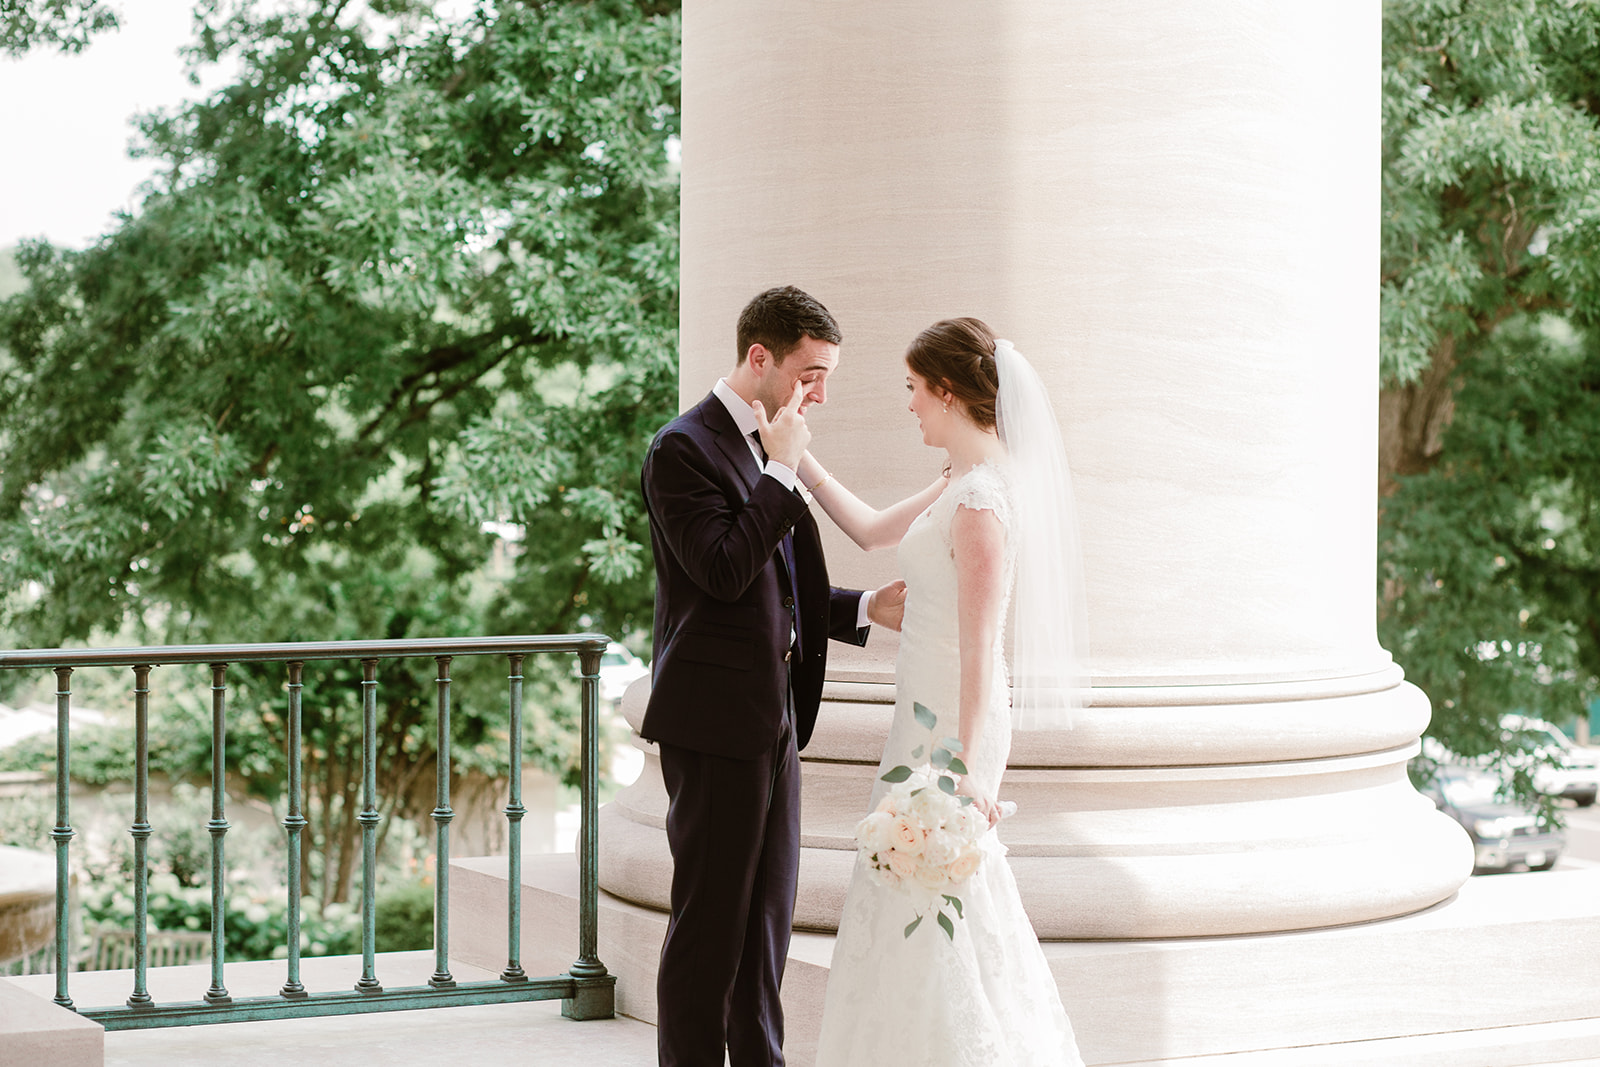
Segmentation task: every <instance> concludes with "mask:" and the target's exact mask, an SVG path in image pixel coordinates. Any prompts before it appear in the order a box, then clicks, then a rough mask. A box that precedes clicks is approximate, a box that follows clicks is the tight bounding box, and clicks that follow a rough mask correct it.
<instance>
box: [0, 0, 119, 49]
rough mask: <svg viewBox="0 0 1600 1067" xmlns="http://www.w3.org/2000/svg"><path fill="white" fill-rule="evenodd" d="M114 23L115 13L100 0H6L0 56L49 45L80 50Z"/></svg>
mask: <svg viewBox="0 0 1600 1067" xmlns="http://www.w3.org/2000/svg"><path fill="white" fill-rule="evenodd" d="M117 26H118V22H117V13H116V12H115V11H114V10H112V9H111V8H110V7H108V6H106V5H105V4H103V3H101V2H100V0H5V3H3V4H0V55H8V56H21V55H23V54H25V53H27V52H29V51H31V50H33V49H35V48H43V47H50V46H53V47H55V48H58V49H60V50H61V51H63V52H81V51H83V50H84V49H85V48H87V47H88V46H89V41H90V39H91V38H93V37H94V36H95V35H96V34H99V33H105V32H107V31H110V30H115V29H116V28H117Z"/></svg>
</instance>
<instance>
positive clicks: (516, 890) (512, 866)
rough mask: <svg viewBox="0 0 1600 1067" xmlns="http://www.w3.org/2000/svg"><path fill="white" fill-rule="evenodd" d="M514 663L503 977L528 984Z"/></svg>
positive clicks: (514, 666) (514, 669) (516, 666)
mask: <svg viewBox="0 0 1600 1067" xmlns="http://www.w3.org/2000/svg"><path fill="white" fill-rule="evenodd" d="M510 661H511V675H510V681H511V767H510V775H511V799H510V800H509V801H508V802H507V804H506V807H505V816H506V821H507V822H508V823H509V826H508V828H507V829H508V835H507V842H506V847H507V849H509V850H510V851H509V853H508V855H507V858H506V864H507V868H508V869H507V872H506V873H507V878H506V901H507V913H508V914H507V916H506V969H505V970H503V971H501V972H500V977H501V978H502V979H504V980H505V981H507V982H526V981H527V980H528V974H527V972H526V971H524V970H523V969H522V817H523V816H524V815H526V814H527V812H528V809H527V808H525V807H523V806H522V655H521V654H520V653H515V652H514V653H512V654H511V656H510Z"/></svg>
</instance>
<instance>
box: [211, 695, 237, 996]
mask: <svg viewBox="0 0 1600 1067" xmlns="http://www.w3.org/2000/svg"><path fill="white" fill-rule="evenodd" d="M227 670H228V665H227V664H226V663H213V664H212V665H211V821H210V822H208V823H207V824H206V829H207V830H209V831H210V832H211V988H209V989H207V990H206V996H205V1001H206V1003H207V1004H231V1003H233V998H232V997H231V996H229V995H228V990H227V988H226V987H225V986H224V985H223V984H222V965H223V962H224V958H225V956H226V953H227V949H226V948H224V942H223V934H224V932H225V929H226V927H227V910H226V909H227V900H228V884H227V864H226V863H225V862H224V852H225V849H224V845H223V837H224V836H226V834H227V833H228V819H227V815H226V805H227V799H228V778H227V755H228V686H227V683H226V681H225V680H224V676H225V675H226V673H227Z"/></svg>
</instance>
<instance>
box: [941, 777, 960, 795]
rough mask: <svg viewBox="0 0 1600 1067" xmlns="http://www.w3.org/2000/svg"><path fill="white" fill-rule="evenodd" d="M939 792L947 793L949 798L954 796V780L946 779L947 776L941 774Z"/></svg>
mask: <svg viewBox="0 0 1600 1067" xmlns="http://www.w3.org/2000/svg"><path fill="white" fill-rule="evenodd" d="M939 792H941V793H947V794H949V795H950V796H955V795H956V780H955V779H954V778H951V777H948V776H947V775H943V774H941V775H940V776H939Z"/></svg>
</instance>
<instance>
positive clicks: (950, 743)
mask: <svg viewBox="0 0 1600 1067" xmlns="http://www.w3.org/2000/svg"><path fill="white" fill-rule="evenodd" d="M939 743H940V744H941V745H943V746H944V747H945V748H948V749H949V750H950V751H951V752H960V751H961V748H962V745H961V742H960V741H959V740H958V739H956V738H954V737H947V738H945V739H944V740H943V741H940V742H939Z"/></svg>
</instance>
